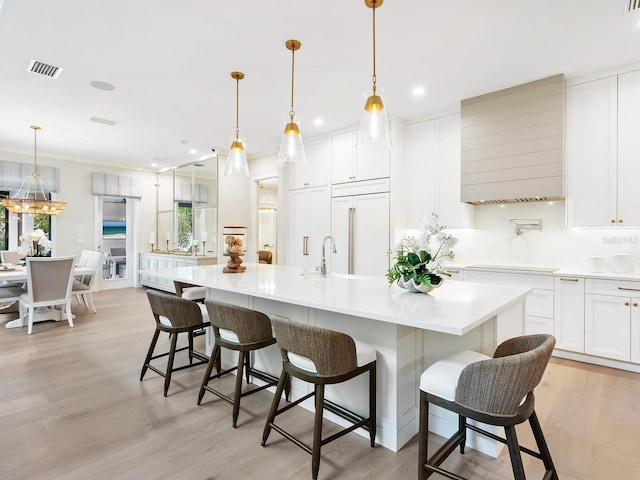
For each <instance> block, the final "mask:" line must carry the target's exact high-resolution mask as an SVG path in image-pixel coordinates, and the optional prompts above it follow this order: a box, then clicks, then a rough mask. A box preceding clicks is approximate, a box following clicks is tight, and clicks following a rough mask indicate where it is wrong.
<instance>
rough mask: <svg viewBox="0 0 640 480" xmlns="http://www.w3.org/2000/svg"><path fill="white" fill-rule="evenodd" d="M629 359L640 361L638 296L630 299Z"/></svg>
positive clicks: (639, 307) (639, 306) (639, 305)
mask: <svg viewBox="0 0 640 480" xmlns="http://www.w3.org/2000/svg"><path fill="white" fill-rule="evenodd" d="M631 361H632V362H633V363H640V298H632V299H631Z"/></svg>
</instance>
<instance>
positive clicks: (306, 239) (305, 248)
mask: <svg viewBox="0 0 640 480" xmlns="http://www.w3.org/2000/svg"><path fill="white" fill-rule="evenodd" d="M302 254H303V255H309V236H308V235H305V236H304V237H302Z"/></svg>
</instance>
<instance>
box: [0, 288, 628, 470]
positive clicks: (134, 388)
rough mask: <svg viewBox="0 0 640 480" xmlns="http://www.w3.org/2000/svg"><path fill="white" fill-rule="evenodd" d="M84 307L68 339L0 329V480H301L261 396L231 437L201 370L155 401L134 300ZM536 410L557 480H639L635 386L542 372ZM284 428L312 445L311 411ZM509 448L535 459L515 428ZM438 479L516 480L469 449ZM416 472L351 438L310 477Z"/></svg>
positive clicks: (57, 327)
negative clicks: (267, 421) (143, 371)
mask: <svg viewBox="0 0 640 480" xmlns="http://www.w3.org/2000/svg"><path fill="white" fill-rule="evenodd" d="M94 299H95V303H96V307H97V310H98V313H97V314H92V313H89V312H87V310H86V309H85V308H84V307H82V306H81V305H78V304H77V303H74V306H73V311H74V313H75V314H76V316H77V317H76V319H75V327H74V328H69V326H68V325H67V323H66V322H58V323H55V322H45V323H39V324H36V325H35V326H34V333H33V334H32V335H27V332H26V328H22V329H5V328H0V478H1V479H11V480H18V479H30V480H31V479H78V480H84V479H89V478H92V479H164V478H180V479H182V478H184V479H187V478H188V479H202V480H236V479H237V480H240V479H242V480H248V479H264V480H271V479H274V480H275V479H285V480H287V479H289V480H298V479H307V478H310V476H311V457H310V455H308V454H307V453H305V452H303V451H302V450H300V449H299V448H298V447H296V446H295V445H293V444H292V443H291V442H289V441H287V440H284V439H283V438H282V437H281V436H280V435H278V434H277V433H275V432H272V434H271V437H270V439H269V442H268V444H267V446H266V447H264V448H263V447H261V446H260V439H261V435H262V429H263V427H264V418H265V416H266V413H267V411H268V408H269V404H270V401H271V398H272V394H271V393H269V392H260V393H257V394H255V395H251V396H249V397H245V398H244V399H243V400H242V408H241V411H240V418H239V421H238V428H237V429H233V428H232V427H231V406H230V405H229V404H228V403H226V402H224V401H223V400H220V399H218V398H217V397H214V396H213V395H210V394H207V396H205V398H204V400H203V403H202V405H201V406H197V405H196V398H197V392H198V389H199V385H200V381H201V379H202V375H203V371H204V366H200V367H195V368H193V369H188V370H183V371H180V372H177V373H175V374H174V377H173V379H172V382H171V388H170V389H169V396H168V397H167V398H164V397H163V396H162V384H163V379H162V378H161V377H159V376H158V375H156V374H154V373H153V372H148V373H147V376H146V377H145V379H144V381H143V382H140V381H139V379H138V378H139V375H140V368H141V366H142V361H143V359H144V356H145V353H146V350H147V348H148V345H149V342H150V340H151V336H152V334H153V330H154V324H153V318H152V316H151V311H150V308H149V305H148V301H147V298H146V294H145V292H144V290H142V289H133V288H132V289H123V290H108V291H103V292H99V293H97V294H95V295H94ZM161 339H162V342H163V346H166V345H167V337H166V336H164V337H161ZM198 341H200V342H203V337H199V339H198ZM232 383H233V379H229V380H228V388H229V392H231V391H232V388H233V386H232ZM536 399H537V411H538V415H539V417H540V420H541V423H542V428H543V430H544V432H545V435H546V437H547V441H548V443H549V446H550V449H551V453H552V455H553V457H554V461H555V463H556V465H557V467H558V471H559V475H560V478H561V479H562V480H589V479H612V480H614V479H615V480H631V479H640V376H639V375H637V374H634V373H629V372H622V371H618V370H613V369H607V368H603V367H598V366H591V365H585V364H581V363H576V362H571V361H568V360H561V359H552V361H551V363H550V365H549V367H548V369H547V371H546V373H545V376H544V378H543V380H542V382H541V384H540V386H539V387H538V389H537V390H536ZM287 422H288V424H289V428H292V429H295V430H296V431H297V432H299V433H300V434H301V435H304V436H306V437H305V438H307V439H308V440H309V441H310V434H311V429H312V414H311V413H310V412H307V411H305V410H302V409H294V410H293V414H292V415H291V416H290V417H289V418H288V419H287ZM333 427H334V426H333V425H332V424H330V423H327V424H326V430H327V431H329V430H331V429H332V428H333ZM519 435H520V437H521V440H522V442H523V443H524V444H526V445H528V446H533V442H532V439H531V435H530V434H529V432H528V429H527V428H526V426H523V428H521V429H519ZM442 441H443V439H442V438H440V437H437V436H433V437H432V439H431V443H432V446H433V447H437V446H438V445H440V444H441V443H442ZM525 457H526V456H525ZM525 462H526V464H525V468H526V469H527V474H528V477H527V478H530V479H536V478H541V475H542V466H541V464H540V462H539V461H537V460H535V459H528V458H526V459H525ZM446 466H447V468H450V469H453V470H455V471H457V472H458V473H460V474H462V475H464V476H467V477H469V478H472V479H483V480H503V479H511V478H513V476H512V474H511V466H510V463H509V457H508V454H506V452H503V454H502V455H501V456H500V457H499V458H498V459H491V458H488V457H486V456H484V455H482V454H479V453H477V452H474V451H473V450H470V449H468V450H467V453H466V454H465V455H463V456H461V455H459V454H457V453H456V454H453V455H452V456H451V457H450V458H449V459H448V460H447V462H446ZM417 468H418V467H417V445H416V439H415V438H414V439H413V440H412V441H411V442H410V443H409V444H408V445H406V446H405V447H404V448H403V449H402V450H401V451H400V452H398V453H394V452H391V451H389V450H387V449H385V448H383V447H379V446H378V447H376V448H375V449H370V448H369V446H368V441H367V440H366V439H365V438H363V437H361V436H359V435H355V434H350V435H347V436H345V437H343V438H342V439H340V440H338V441H336V442H333V443H331V444H329V445H327V446H326V447H325V448H324V449H323V455H322V460H321V464H320V478H321V479H349V480H352V479H365V478H366V479H374V480H375V479H380V480H389V479H398V480H404V479H415V478H416V477H417ZM432 478H441V477H438V476H437V475H434V476H433V477H432Z"/></svg>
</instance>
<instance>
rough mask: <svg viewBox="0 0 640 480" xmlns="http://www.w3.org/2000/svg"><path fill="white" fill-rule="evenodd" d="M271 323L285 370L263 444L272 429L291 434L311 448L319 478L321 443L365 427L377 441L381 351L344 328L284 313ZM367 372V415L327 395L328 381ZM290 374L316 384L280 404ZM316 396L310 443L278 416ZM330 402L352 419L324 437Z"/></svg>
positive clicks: (306, 448)
mask: <svg viewBox="0 0 640 480" xmlns="http://www.w3.org/2000/svg"><path fill="white" fill-rule="evenodd" d="M271 323H272V325H273V329H274V331H275V335H276V339H277V341H278V346H279V347H280V352H281V354H282V374H281V375H280V380H279V382H278V388H277V390H276V395H275V397H273V402H272V404H271V409H270V411H269V416H268V417H267V421H266V424H265V427H264V432H263V434H262V446H263V447H264V446H265V445H266V443H267V439H268V437H269V434H270V433H271V429H273V430H275V431H276V432H278V433H280V434H281V435H283V436H284V437H285V438H287V439H288V440H291V441H292V442H293V443H294V444H296V445H297V446H298V447H300V448H302V449H303V450H304V451H305V452H307V453H310V454H311V477H312V478H313V479H314V480H315V479H317V478H318V471H319V469H320V449H321V447H322V446H323V445H326V444H327V443H329V442H332V441H333V440H336V439H338V438H340V437H342V436H343V435H346V434H347V433H349V432H352V431H353V430H355V429H356V428H358V427H362V428H364V429H366V430H368V431H369V438H370V441H371V448H373V447H374V446H375V438H376V351H375V350H374V349H373V348H371V347H370V346H369V345H367V344H364V343H362V342H358V341H356V340H354V339H353V338H351V337H350V336H349V335H346V334H344V333H340V332H335V331H332V330H327V329H324V328H319V327H314V326H311V325H305V324H302V323H297V322H292V321H290V320H286V319H280V318H273V319H272V320H271ZM366 372H369V417H368V418H363V417H362V416H360V415H357V414H355V413H353V412H350V411H348V410H346V409H345V408H343V407H340V406H338V405H336V404H334V403H333V402H331V401H329V400H326V399H325V398H324V389H325V385H331V384H335V383H341V382H344V381H347V380H349V379H352V378H354V377H357V376H358V375H361V374H363V373H366ZM290 377H296V378H298V379H300V380H303V381H305V382H309V383H312V384H313V385H314V390H313V392H311V393H309V394H308V395H305V396H304V397H302V398H300V399H298V400H296V401H294V402H291V403H289V404H287V405H285V406H284V407H282V408H278V407H279V403H280V397H281V396H282V391H283V390H284V388H285V386H286V385H287V384H289V381H290ZM312 396H315V405H316V412H315V423H314V431H313V445H312V446H311V447H309V446H308V445H306V444H305V443H303V442H302V441H300V440H298V439H297V438H295V437H294V436H293V435H291V434H290V433H289V432H287V431H286V430H284V429H283V428H282V427H280V426H278V425H276V424H275V423H274V421H275V418H276V417H277V416H278V415H280V414H281V413H284V412H286V411H287V410H289V409H290V408H293V407H294V406H296V405H298V404H299V403H301V402H303V401H304V400H306V399H308V398H310V397H312ZM325 408H326V409H327V410H329V411H331V412H333V413H335V414H336V415H339V416H340V417H342V418H345V419H346V420H349V421H350V422H351V423H352V425H350V426H349V427H347V428H344V429H343V430H340V431H339V432H337V433H335V434H333V435H331V436H329V437H327V438H322V414H323V410H324V409H325Z"/></svg>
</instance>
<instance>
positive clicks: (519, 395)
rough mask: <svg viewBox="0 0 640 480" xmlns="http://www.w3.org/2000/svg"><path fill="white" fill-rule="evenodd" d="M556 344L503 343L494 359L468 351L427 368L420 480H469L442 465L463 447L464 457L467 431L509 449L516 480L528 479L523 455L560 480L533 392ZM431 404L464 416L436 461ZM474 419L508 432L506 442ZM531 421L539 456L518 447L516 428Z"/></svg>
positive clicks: (541, 338)
mask: <svg viewBox="0 0 640 480" xmlns="http://www.w3.org/2000/svg"><path fill="white" fill-rule="evenodd" d="M555 343H556V340H555V338H554V337H553V336H551V335H525V336H522V337H516V338H511V339H509V340H506V341H504V342H503V343H501V344H500V345H499V346H498V348H497V349H496V351H495V352H494V354H493V358H491V357H488V356H486V355H483V354H481V353H477V352H473V351H470V350H465V351H464V352H460V353H457V354H454V355H451V356H450V357H447V358H445V359H443V360H439V361H437V362H435V363H434V364H433V365H431V366H430V367H429V368H427V369H426V370H425V371H424V373H423V374H422V376H421V377H420V430H419V447H418V448H419V450H418V478H419V479H420V480H424V479H426V478H428V477H429V476H431V474H432V473H433V472H437V473H439V474H441V475H444V476H445V477H447V478H452V479H457V480H460V479H462V480H464V479H463V477H460V476H458V475H456V474H454V473H451V472H449V471H446V470H444V469H442V468H440V464H441V463H442V462H443V461H444V460H445V459H446V458H447V457H448V456H449V455H450V454H451V453H452V452H453V451H454V450H455V449H456V447H458V446H459V447H460V453H462V454H463V453H464V448H465V443H466V438H467V437H466V435H467V434H466V431H467V429H471V430H473V431H475V432H478V433H481V434H483V435H486V436H488V437H490V438H492V439H494V440H497V441H499V442H502V443H504V444H506V445H507V446H508V447H509V456H510V458H511V466H512V468H513V474H514V478H515V479H516V480H524V479H525V473H524V467H523V465H522V457H521V454H520V452H521V451H522V452H525V453H527V454H529V455H532V456H534V457H536V458H538V459H540V460H542V462H543V463H544V466H545V469H546V472H545V475H544V477H543V478H544V479H545V480H558V474H557V472H556V469H555V467H554V465H553V461H552V460H551V454H550V453H549V448H548V447H547V443H546V441H545V439H544V435H543V434H542V429H541V428H540V423H539V422H538V417H537V416H536V412H535V409H534V404H535V400H534V396H533V389H534V388H535V387H536V386H537V385H538V383H540V380H541V379H542V375H543V374H544V370H545V368H546V367H547V364H548V363H549V358H550V357H551V352H552V351H553V347H554V345H555ZM429 404H434V405H438V406H440V407H442V408H444V409H446V410H450V411H452V412H454V413H457V414H458V431H457V432H456V433H455V434H454V435H453V436H451V438H449V439H448V440H447V441H446V442H445V443H444V445H442V447H440V449H439V450H438V451H437V452H435V453H434V454H433V455H432V456H431V457H428V452H427V437H428V430H429ZM468 418H470V419H472V420H477V421H479V422H482V423H485V424H488V425H495V426H498V427H504V430H505V434H506V440H504V439H503V438H501V437H498V436H496V435H494V434H493V433H490V432H487V431H485V430H483V429H481V428H479V427H477V426H475V425H471V424H469V423H467V419H468ZM527 420H528V421H529V424H530V426H531V430H532V431H533V436H534V438H535V440H536V444H537V446H538V452H535V451H533V450H530V449H528V448H525V447H522V446H520V445H519V444H518V438H517V436H516V428H515V427H516V425H518V424H520V423H523V422H525V421H527Z"/></svg>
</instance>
